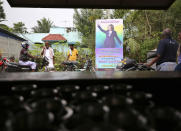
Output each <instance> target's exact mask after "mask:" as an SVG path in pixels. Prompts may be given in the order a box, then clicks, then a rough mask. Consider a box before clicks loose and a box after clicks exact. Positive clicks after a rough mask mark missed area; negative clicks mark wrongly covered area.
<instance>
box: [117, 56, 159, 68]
mask: <svg viewBox="0 0 181 131" xmlns="http://www.w3.org/2000/svg"><path fill="white" fill-rule="evenodd" d="M154 57H156V54H153V55H151V56H150V57H148V58H147V60H148V59H151V58H154ZM116 71H155V69H153V68H151V67H148V66H146V65H144V64H142V63H137V62H136V60H134V59H130V58H125V59H124V60H122V61H121V65H119V64H118V65H117V67H116Z"/></svg>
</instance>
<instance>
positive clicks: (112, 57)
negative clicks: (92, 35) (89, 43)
mask: <svg viewBox="0 0 181 131" xmlns="http://www.w3.org/2000/svg"><path fill="white" fill-rule="evenodd" d="M95 53H96V68H97V69H105V68H107V69H111V68H116V66H117V64H118V63H119V62H120V61H121V60H122V59H123V20H122V19H104V20H103V19H101V20H96V49H95Z"/></svg>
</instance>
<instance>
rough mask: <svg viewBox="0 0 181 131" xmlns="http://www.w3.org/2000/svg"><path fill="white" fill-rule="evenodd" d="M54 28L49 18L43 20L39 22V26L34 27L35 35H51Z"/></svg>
mask: <svg viewBox="0 0 181 131" xmlns="http://www.w3.org/2000/svg"><path fill="white" fill-rule="evenodd" d="M52 26H53V22H52V21H51V20H49V19H47V18H42V19H41V20H38V21H37V26H35V27H33V28H32V30H33V32H34V33H49V32H50V28H51V27H52Z"/></svg>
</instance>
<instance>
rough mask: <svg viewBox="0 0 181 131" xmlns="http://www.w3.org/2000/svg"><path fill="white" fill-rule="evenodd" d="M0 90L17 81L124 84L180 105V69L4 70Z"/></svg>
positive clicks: (41, 84) (42, 84)
mask: <svg viewBox="0 0 181 131" xmlns="http://www.w3.org/2000/svg"><path fill="white" fill-rule="evenodd" d="M0 83H1V85H0V86H1V93H8V90H9V88H10V87H12V86H15V85H25V86H26V85H32V84H36V85H37V86H38V87H40V88H43V87H49V88H53V87H56V86H59V85H62V86H64V85H79V86H81V87H86V86H88V85H121V84H128V85H132V86H133V90H136V91H144V92H150V93H153V95H154V99H155V100H156V101H157V102H158V103H160V104H166V105H167V104H168V105H172V106H176V107H178V108H180V107H181V102H180V99H181V84H180V83H181V73H178V72H96V73H90V72H87V73H86V72H53V73H48V72H46V73H45V72H44V73H1V74H0Z"/></svg>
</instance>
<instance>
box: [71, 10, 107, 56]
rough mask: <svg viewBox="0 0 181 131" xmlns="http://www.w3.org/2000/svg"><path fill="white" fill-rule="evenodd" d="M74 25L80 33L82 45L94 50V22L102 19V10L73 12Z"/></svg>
mask: <svg viewBox="0 0 181 131" xmlns="http://www.w3.org/2000/svg"><path fill="white" fill-rule="evenodd" d="M74 12H75V13H74V24H75V26H76V28H77V30H78V31H79V32H80V33H81V36H82V40H83V41H82V44H83V45H84V46H87V47H89V48H90V49H91V50H92V52H94V50H95V21H96V19H101V18H104V13H103V10H102V9H80V10H77V9H75V10H74Z"/></svg>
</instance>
